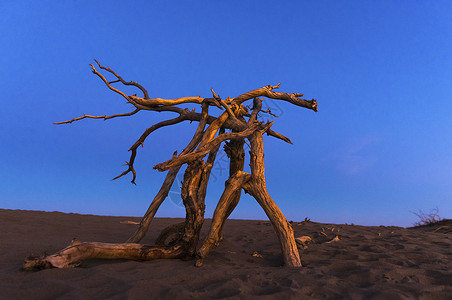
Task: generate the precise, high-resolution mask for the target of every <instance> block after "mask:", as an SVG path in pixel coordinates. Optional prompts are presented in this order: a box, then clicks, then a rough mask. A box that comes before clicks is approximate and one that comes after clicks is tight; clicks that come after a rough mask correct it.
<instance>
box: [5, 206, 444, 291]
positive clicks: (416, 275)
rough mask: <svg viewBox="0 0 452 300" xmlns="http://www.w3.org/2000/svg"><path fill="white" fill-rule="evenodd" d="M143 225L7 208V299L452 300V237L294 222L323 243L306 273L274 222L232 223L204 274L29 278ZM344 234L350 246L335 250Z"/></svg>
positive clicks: (50, 273)
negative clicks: (34, 263)
mask: <svg viewBox="0 0 452 300" xmlns="http://www.w3.org/2000/svg"><path fill="white" fill-rule="evenodd" d="M139 220H140V219H139V218H133V217H103V216H92V215H78V214H63V213H58V212H52V213H48V212H35V211H19V210H1V209H0V228H1V229H0V247H1V249H0V253H1V256H0V299H193V298H196V299H210V298H228V297H230V298H232V299H254V298H259V299H452V247H451V231H450V230H449V231H448V230H439V231H438V232H436V233H434V232H433V230H435V228H436V227H426V228H417V229H405V228H400V227H368V226H353V225H333V224H319V223H297V222H294V223H293V227H294V230H295V236H296V237H298V236H304V235H309V236H311V237H313V238H314V239H315V240H316V241H317V243H315V244H309V245H308V247H307V248H306V249H304V250H300V254H301V257H302V261H303V267H302V268H298V269H295V268H285V267H281V264H282V256H281V252H280V247H279V243H278V240H277V237H276V235H275V233H274V231H273V229H272V226H271V225H270V223H269V222H265V221H245V220H229V221H227V223H226V225H225V228H224V240H223V242H222V243H221V244H220V246H219V247H218V248H217V249H216V250H214V251H213V252H212V253H211V254H210V256H209V257H208V258H207V259H206V260H205V264H204V266H203V267H202V268H196V267H194V261H193V260H189V261H182V260H177V259H176V260H155V261H147V262H136V261H126V260H115V261H113V260H110V261H107V260H89V261H86V262H84V263H83V264H82V266H81V267H79V268H74V269H50V270H43V271H39V272H26V271H22V270H21V267H22V262H23V260H24V259H25V258H26V257H27V256H29V255H32V254H33V255H40V254H43V253H44V252H47V253H54V252H56V251H58V250H61V249H62V248H64V247H66V246H67V245H68V244H69V243H70V241H71V239H72V238H74V237H76V238H78V239H79V240H81V241H97V242H123V241H125V240H126V239H127V238H128V237H129V235H130V234H131V233H132V232H133V231H134V229H135V228H136V225H131V224H124V223H121V222H122V221H139ZM180 221H182V220H181V219H156V220H154V221H153V223H152V224H151V230H150V231H149V233H148V235H147V237H146V238H145V239H144V240H143V241H142V243H146V244H153V241H154V239H155V238H156V236H157V235H158V233H159V232H160V230H161V229H163V228H164V227H166V226H167V225H169V224H171V223H175V222H180ZM445 223H447V224H442V225H449V226H450V225H451V221H447V222H445ZM209 224H210V222H209V221H207V222H206V224H205V225H209ZM333 227H334V230H333ZM322 228H323V229H322ZM207 229H208V226H204V229H203V235H205V233H206V231H207ZM338 230H339V233H338V234H339V235H340V236H341V240H339V241H337V242H332V243H327V241H329V240H331V239H332V238H334V237H335V236H336V233H337V231H338ZM322 231H323V232H324V233H325V234H326V236H325V235H324V234H321V232H322ZM255 252H257V253H258V254H260V255H262V257H258V256H259V255H257V256H253V253H255Z"/></svg>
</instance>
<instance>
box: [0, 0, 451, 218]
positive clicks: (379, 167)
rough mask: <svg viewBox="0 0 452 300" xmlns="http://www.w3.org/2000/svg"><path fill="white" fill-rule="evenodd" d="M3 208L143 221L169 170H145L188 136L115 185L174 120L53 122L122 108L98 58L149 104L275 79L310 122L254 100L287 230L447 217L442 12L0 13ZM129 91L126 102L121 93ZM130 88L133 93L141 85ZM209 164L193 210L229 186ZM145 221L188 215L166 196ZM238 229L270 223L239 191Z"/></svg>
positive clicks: (414, 6)
mask: <svg viewBox="0 0 452 300" xmlns="http://www.w3.org/2000/svg"><path fill="white" fill-rule="evenodd" d="M0 11H1V12H0V13H1V16H2V17H1V18H0V26H1V32H2V34H1V35H0V42H1V44H2V46H1V48H0V54H1V55H0V62H1V66H2V71H1V81H0V82H1V86H2V88H1V91H2V97H1V99H2V100H1V104H2V105H1V107H2V117H1V118H0V136H1V146H0V157H2V158H3V159H2V164H1V165H2V167H1V168H0V179H1V180H0V191H1V192H0V208H8V209H32V210H46V211H54V210H57V211H63V212H76V213H91V214H101V215H129V216H141V215H142V214H144V212H145V211H146V209H147V207H148V205H149V203H150V202H151V201H152V199H153V197H154V195H155V194H156V192H157V191H158V189H159V188H160V185H161V183H162V181H163V179H164V176H165V173H160V172H158V171H156V170H153V169H152V167H153V166H154V165H155V164H157V163H160V162H163V161H165V160H167V159H169V158H170V157H171V155H172V153H173V151H174V150H179V151H180V150H181V149H183V147H184V146H185V145H186V144H187V142H188V141H189V139H190V138H191V135H192V134H193V132H194V130H195V129H196V124H189V123H183V124H179V125H176V126H173V127H171V128H164V129H161V130H160V131H158V132H155V133H153V134H152V135H151V136H150V137H149V138H148V140H147V141H146V142H145V144H144V148H140V149H139V152H138V156H137V160H136V164H135V166H136V170H137V172H138V177H137V180H136V182H137V185H136V186H134V185H132V184H131V183H130V180H131V178H129V177H125V178H121V179H119V180H116V181H111V179H112V178H113V177H115V176H116V175H118V174H120V173H121V172H122V171H123V170H124V166H123V163H124V161H126V160H128V159H129V152H127V150H128V149H129V147H130V146H131V145H132V144H133V143H134V142H135V140H136V139H137V138H138V137H139V136H140V135H141V133H142V132H143V131H144V130H145V129H146V128H147V127H149V126H151V125H152V124H155V123H157V122H159V121H161V120H164V119H167V118H172V117H174V115H172V114H170V113H161V114H159V113H155V112H141V113H139V114H138V115H135V116H133V117H128V118H117V119H113V120H109V121H102V120H82V121H79V122H76V123H73V124H70V125H53V124H52V123H53V122H58V121H64V120H68V119H72V118H74V117H78V116H81V115H83V114H85V113H86V114H93V115H104V114H107V115H108V114H115V113H123V112H129V111H131V110H132V109H131V107H130V105H128V104H126V103H125V101H124V99H123V98H121V96H119V95H117V94H114V93H113V92H111V91H109V90H108V89H107V88H106V86H105V85H104V84H103V83H102V82H101V81H100V79H99V78H98V77H96V76H95V75H94V74H92V73H91V69H90V67H89V63H93V59H98V60H99V61H100V62H101V63H102V64H104V65H109V66H110V67H111V68H113V69H114V70H115V71H116V72H118V73H119V74H121V76H122V77H123V78H124V79H126V80H134V81H138V82H139V83H140V84H142V85H143V86H145V87H146V88H147V89H148V91H149V93H150V96H151V97H161V98H177V97H183V96H197V95H201V96H204V97H210V88H213V89H214V90H215V91H216V92H217V93H218V94H219V95H220V96H222V97H223V98H226V97H227V96H231V97H234V96H238V95H239V94H241V93H244V92H246V91H249V90H252V89H255V88H258V87H261V86H264V85H267V84H273V85H274V84H277V83H278V82H282V83H281V88H280V91H282V92H302V93H304V94H305V97H306V98H308V99H311V98H315V99H318V102H319V112H318V113H315V112H312V111H310V110H307V109H303V108H300V107H295V106H293V105H290V104H289V103H285V102H276V101H270V100H266V102H264V105H267V106H270V107H271V108H272V110H273V111H277V112H278V113H279V115H280V117H279V118H277V119H275V122H274V125H273V129H274V130H276V131H278V132H281V133H283V134H285V135H286V136H288V137H290V138H291V140H292V142H293V143H294V144H293V145H289V144H285V143H284V142H282V141H279V140H276V139H273V138H271V137H265V139H264V143H265V155H266V156H265V158H266V174H267V185H268V189H269V192H270V194H271V195H272V197H273V199H274V200H275V202H276V203H277V204H278V205H279V207H280V208H281V210H282V211H283V213H284V214H285V215H286V216H287V218H288V219H289V220H294V221H297V220H302V219H304V218H305V217H309V218H311V219H312V220H315V221H320V222H336V223H355V224H364V225H400V226H410V225H411V224H412V223H413V222H415V221H417V218H416V216H414V215H413V214H412V213H411V211H417V210H419V209H420V210H423V211H424V212H428V211H429V210H430V209H432V208H436V207H437V208H438V209H439V212H440V215H441V216H442V217H445V218H452V204H451V203H452V202H451V200H452V172H451V170H452V151H451V149H452V118H451V116H452V84H451V83H452V81H451V79H452V51H451V50H452V18H450V15H451V13H452V4H451V2H450V1H428V2H427V1H133V2H132V1H130V2H126V1H8V0H6V1H5V0H3V1H1V2H0ZM123 90H124V91H126V93H128V94H133V93H135V91H133V90H131V89H123ZM137 92H138V91H137ZM226 167H227V162H226V161H225V159H224V156H222V155H221V154H220V155H219V157H218V160H217V166H216V168H214V170H213V177H212V178H213V179H212V182H211V184H210V186H209V189H208V195H207V199H206V204H207V209H206V216H207V217H210V216H212V212H213V209H214V208H215V205H216V203H217V199H218V198H219V196H220V195H221V192H222V188H223V187H224V181H225V180H226V179H227V178H226V169H225V168H226ZM172 191H173V192H172V193H171V195H172V196H171V198H169V199H167V200H166V201H165V203H164V204H163V205H162V207H161V208H160V211H159V213H158V214H157V216H161V217H164V216H166V217H183V216H184V213H185V212H184V209H183V208H182V207H180V206H179V205H178V199H177V197H175V195H176V194H177V186H175V187H174V188H173V190H172ZM232 217H233V218H241V219H266V216H265V214H264V212H263V210H262V209H261V208H260V207H259V206H258V205H257V204H256V203H255V201H254V199H252V198H249V197H247V196H244V197H243V198H242V200H241V203H240V204H239V206H238V207H237V209H236V211H235V212H234V213H233V215H232Z"/></svg>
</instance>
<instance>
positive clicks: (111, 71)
mask: <svg viewBox="0 0 452 300" xmlns="http://www.w3.org/2000/svg"><path fill="white" fill-rule="evenodd" d="M94 61H95V62H96V63H97V65H98V66H99V68H101V69H103V70H105V71H108V72H110V73H111V74H113V75H115V76H116V78H118V80H115V81H111V82H109V83H110V84H111V83H115V82H121V83H122V84H124V85H133V86H135V87H137V88H139V89H140V90H141V91H142V92H143V95H144V98H145V99H149V94H148V91H147V90H146V89H145V88H144V87H143V86H142V85H141V84H139V83H138V82H136V81H129V82H127V81H125V80H124V79H122V78H121V76H119V75H118V74H116V72H115V71H113V70H112V69H110V67H107V68H105V67H103V66H101V64H100V63H99V62H98V61H97V60H94Z"/></svg>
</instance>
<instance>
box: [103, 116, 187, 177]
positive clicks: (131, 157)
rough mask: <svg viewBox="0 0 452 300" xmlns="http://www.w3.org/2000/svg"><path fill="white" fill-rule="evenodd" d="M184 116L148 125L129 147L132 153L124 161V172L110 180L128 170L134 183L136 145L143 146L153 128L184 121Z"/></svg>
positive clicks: (135, 175)
mask: <svg viewBox="0 0 452 300" xmlns="http://www.w3.org/2000/svg"><path fill="white" fill-rule="evenodd" d="M185 120H186V118H185V117H184V116H183V115H181V116H179V117H177V118H174V119H170V120H165V121H162V122H160V123H157V124H155V125H152V126H151V127H149V128H148V129H146V131H145V132H144V133H143V134H142V135H141V137H140V138H139V139H138V140H137V141H136V142H135V144H133V146H132V147H130V149H129V151H132V154H131V155H130V160H129V161H128V162H126V165H127V166H128V168H127V170H125V171H124V172H122V173H121V174H120V175H118V176H116V177H115V178H113V179H112V180H115V179H118V178H120V177H122V176H124V175H126V174H128V173H129V172H132V174H133V177H132V181H131V182H132V183H133V184H136V183H135V179H136V177H137V174H136V172H135V169H134V168H133V163H134V162H135V157H136V155H137V148H138V146H140V145H141V146H143V143H144V141H145V140H146V138H147V137H148V136H149V135H150V134H151V133H152V132H154V131H155V130H157V129H159V128H162V127H164V126H169V125H174V124H177V123H180V122H183V121H185Z"/></svg>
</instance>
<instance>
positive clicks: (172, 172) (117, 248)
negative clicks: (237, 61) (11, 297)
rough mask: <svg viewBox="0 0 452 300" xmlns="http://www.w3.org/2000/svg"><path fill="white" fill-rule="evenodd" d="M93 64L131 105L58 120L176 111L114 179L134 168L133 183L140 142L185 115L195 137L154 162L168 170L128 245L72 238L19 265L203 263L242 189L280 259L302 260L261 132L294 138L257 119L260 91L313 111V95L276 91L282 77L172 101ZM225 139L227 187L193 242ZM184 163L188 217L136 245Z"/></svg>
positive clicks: (183, 194)
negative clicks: (276, 195) (268, 228)
mask: <svg viewBox="0 0 452 300" xmlns="http://www.w3.org/2000/svg"><path fill="white" fill-rule="evenodd" d="M96 63H97V66H98V68H99V70H100V71H103V72H104V73H106V75H107V76H112V77H113V78H114V79H113V80H109V79H107V78H106V76H104V75H103V74H102V73H101V72H100V71H98V70H97V69H96V68H95V67H94V65H93V64H90V66H91V68H92V72H93V73H94V74H95V75H96V76H98V77H99V78H100V79H101V80H102V81H103V82H104V83H105V84H106V86H107V87H108V88H109V89H110V90H112V91H113V92H115V93H117V94H119V95H121V96H122V97H123V98H125V99H126V101H127V103H129V104H131V105H132V106H133V107H134V110H133V111H131V112H128V113H120V114H114V115H110V116H106V115H103V116H93V115H83V116H81V117H77V118H74V119H72V120H68V121H63V122H57V123H55V124H69V123H72V122H75V121H79V120H82V119H87V118H91V119H103V120H108V119H112V118H117V117H128V116H133V115H135V114H137V113H138V112H140V111H142V110H145V111H155V112H170V113H175V114H177V116H176V117H174V118H171V119H168V120H164V121H162V122H159V123H157V124H154V125H152V126H151V127H149V128H147V129H146V130H145V131H144V132H143V133H142V135H141V136H140V137H139V138H138V140H137V141H136V142H135V143H134V144H133V145H132V146H131V147H130V149H129V151H130V152H131V154H130V158H129V161H127V162H126V164H127V169H126V170H125V171H123V172H122V173H121V174H120V175H118V176H116V177H115V178H114V179H118V178H121V177H123V176H125V175H127V174H128V173H131V174H132V180H131V182H132V183H133V184H135V181H136V177H137V174H136V171H135V169H134V163H135V160H136V157H137V152H138V148H139V146H143V145H144V142H145V141H146V139H147V138H148V137H149V136H150V135H151V134H152V133H153V132H154V131H156V130H158V129H161V128H163V127H166V126H170V125H174V124H178V123H181V122H184V121H189V122H199V124H198V127H197V129H196V132H195V133H194V135H193V138H192V140H191V141H190V142H189V144H188V145H187V146H186V147H185V149H183V151H182V152H181V153H180V154H179V155H178V154H177V151H176V152H174V154H173V156H172V158H170V159H168V160H167V161H165V162H162V163H159V164H156V165H155V166H154V169H158V170H159V171H168V173H167V175H166V178H165V180H164V182H163V184H162V187H161V188H160V190H159V192H158V193H157V195H156V196H155V197H154V199H153V201H152V203H151V204H150V206H149V208H148V210H147V211H146V214H145V215H144V216H143V218H142V220H141V222H140V224H139V226H138V228H137V229H136V230H135V232H134V233H133V234H132V235H131V236H130V238H129V239H128V240H127V242H126V243H123V244H109V243H97V242H80V241H77V240H73V241H72V243H71V244H70V245H69V246H68V247H66V248H65V249H63V250H61V251H59V252H57V253H55V254H52V255H46V256H42V257H38V258H29V259H27V260H26V261H25V262H24V269H27V270H31V269H42V268H51V267H57V268H67V267H74V266H78V265H79V264H80V263H81V262H82V261H83V260H85V259H90V258H104V259H115V258H122V259H133V260H151V259H157V258H186V257H189V258H191V257H193V258H196V265H197V266H201V265H202V264H203V262H204V259H205V258H206V257H207V255H208V253H209V252H210V251H212V250H213V249H214V248H215V247H217V246H218V244H219V243H220V241H221V240H222V238H223V237H222V231H223V227H224V224H225V221H226V220H227V218H228V217H229V216H230V214H231V213H232V211H233V210H234V209H235V207H236V206H237V204H238V203H239V201H240V196H241V192H242V190H244V191H245V192H246V193H249V194H250V195H252V196H253V197H254V198H255V199H256V201H257V202H258V203H259V205H260V206H261V207H262V208H263V209H264V211H265V213H266V214H267V216H268V218H269V219H270V221H271V223H272V225H273V228H274V229H275V231H276V234H277V236H278V238H279V241H280V244H281V250H282V254H283V259H284V263H285V264H286V265H287V266H291V267H300V266H301V261H300V256H299V253H298V250H297V246H296V243H295V239H294V235H293V229H292V226H291V225H290V224H289V222H287V220H286V218H285V217H284V215H283V213H282V212H281V210H280V209H279V208H278V206H277V205H276V204H275V202H274V201H273V199H272V198H271V196H270V195H269V193H268V191H267V187H266V183H265V164H264V152H263V151H264V150H263V149H264V148H263V137H262V135H263V134H264V133H266V134H267V135H269V136H272V137H276V138H278V139H281V140H283V141H285V142H287V143H291V141H290V139H289V138H288V137H286V136H284V135H283V134H281V133H278V132H276V131H273V130H272V129H271V128H270V127H271V126H272V124H273V122H267V123H263V122H259V121H258V116H259V114H270V115H272V116H274V114H273V113H272V112H271V111H270V110H269V109H268V110H266V111H264V110H262V99H261V98H259V97H267V98H270V99H274V100H281V101H286V102H288V103H291V104H293V105H295V106H299V107H304V108H308V109H311V110H313V111H317V101H316V100H314V99H312V100H306V99H302V98H300V97H302V96H303V94H301V93H281V92H275V91H274V90H275V89H279V86H280V83H279V84H277V85H274V86H273V85H267V86H265V87H261V88H258V89H254V90H252V91H249V92H246V93H244V94H241V95H239V96H237V97H235V98H230V97H228V98H226V99H222V98H221V97H220V96H218V95H217V94H216V93H215V92H214V91H213V89H211V93H212V97H211V98H203V97H201V96H196V97H182V98H177V99H162V98H151V97H150V95H149V92H148V91H147V90H146V89H145V88H144V87H143V86H142V85H140V84H138V83H137V82H136V81H125V80H124V79H123V78H122V77H121V76H120V75H119V74H118V73H116V72H115V71H114V70H112V69H111V68H110V67H105V66H102V65H101V64H100V63H99V62H98V61H97V60H96ZM116 83H119V84H122V85H125V86H132V87H135V88H137V89H138V90H139V91H140V92H141V93H142V94H143V96H142V97H139V96H137V95H136V94H135V95H127V94H126V93H124V92H123V91H121V90H120V89H119V88H117V87H116V86H113V85H114V84H116ZM251 99H252V100H253V106H252V109H251V110H252V111H251V112H250V111H249V108H248V107H246V106H245V105H244V103H245V102H247V101H248V100H251ZM185 104H191V105H201V112H197V111H196V109H188V108H182V107H179V105H185ZM210 107H213V108H215V109H220V110H221V113H220V114H219V115H218V116H215V114H210V113H211V112H210V109H209V108H210ZM246 139H248V141H249V143H250V152H249V155H250V167H251V172H250V173H246V172H244V171H243V170H244V164H245V151H244V145H245V144H246V141H245V140H246ZM223 143H225V146H224V151H225V152H226V154H227V156H228V158H229V160H230V162H229V179H228V180H227V181H226V184H225V190H224V192H223V194H222V195H221V197H220V199H219V201H218V204H217V207H216V208H215V211H214V216H213V219H212V224H211V227H210V231H209V234H208V236H207V237H206V239H205V240H204V241H203V243H202V245H201V246H200V247H199V248H198V241H199V235H200V231H201V228H202V226H203V223H204V212H205V197H206V190H207V184H208V181H209V177H210V173H211V171H212V167H213V165H214V162H215V157H216V155H217V152H218V151H219V149H220V146H221V145H222V144H223ZM206 157H207V158H206ZM184 164H186V165H187V168H186V170H185V172H184V179H183V182H182V190H181V197H182V200H183V203H184V206H185V210H186V216H185V222H184V223H181V224H176V225H172V226H170V227H167V228H166V229H164V230H163V231H162V233H161V234H160V236H159V237H158V239H157V241H156V244H157V245H156V246H149V245H140V244H137V243H138V242H139V241H140V240H141V239H142V238H143V237H144V236H145V234H146V232H147V231H148V228H149V226H150V223H151V221H152V219H153V218H154V216H155V214H156V212H157V210H158V209H159V207H160V205H161V204H162V203H163V201H164V200H165V199H166V198H167V196H168V193H169V190H170V188H171V186H172V184H173V182H174V180H175V178H176V176H177V174H178V172H179V171H180V168H181V167H182V165H184ZM170 238H171V239H170Z"/></svg>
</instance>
